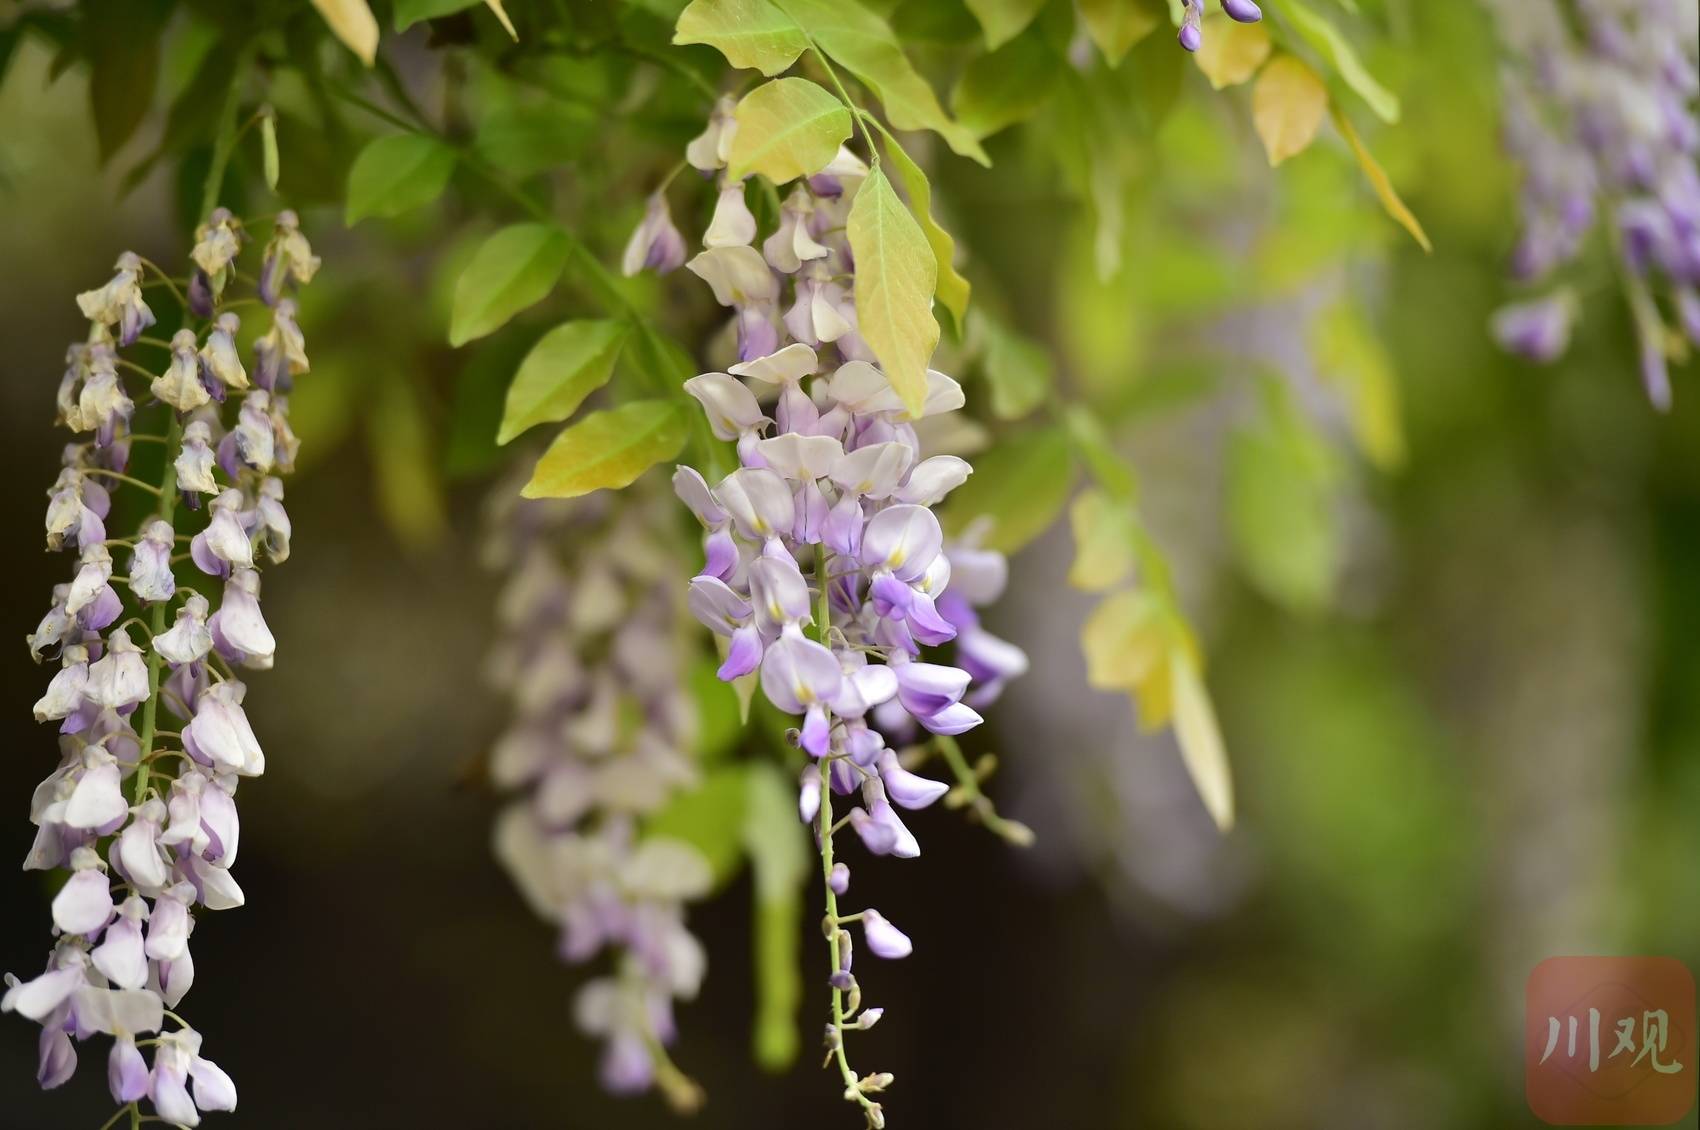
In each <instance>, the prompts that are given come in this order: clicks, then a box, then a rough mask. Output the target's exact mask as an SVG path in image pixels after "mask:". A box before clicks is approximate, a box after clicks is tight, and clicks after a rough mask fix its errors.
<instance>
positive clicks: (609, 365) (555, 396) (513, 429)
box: [496, 321, 628, 444]
mask: <svg viewBox="0 0 1700 1130" xmlns="http://www.w3.org/2000/svg"><path fill="white" fill-rule="evenodd" d="M627 332H628V327H627V326H626V324H625V323H624V322H612V321H582V322H567V323H565V324H563V325H559V326H556V327H555V328H554V329H552V330H550V331H549V332H548V333H547V334H544V335H543V338H542V340H540V341H539V342H538V343H537V344H536V345H535V346H533V347H532V349H531V352H530V353H528V354H526V356H525V360H524V361H522V362H520V366H519V371H518V372H517V373H515V374H514V380H513V384H511V385H509V386H508V397H507V403H506V406H505V407H504V408H503V411H502V424H501V427H500V429H499V430H498V431H497V433H496V442H497V443H498V444H503V443H507V442H508V441H509V440H512V439H513V438H514V437H515V436H517V435H519V434H520V433H521V432H523V431H525V430H526V429H527V428H531V427H535V426H536V425H538V424H550V423H554V422H556V421H558V420H565V419H567V418H568V417H570V416H571V415H572V414H573V413H574V412H576V411H578V407H579V405H580V404H583V403H584V398H585V397H587V396H589V395H590V394H591V393H593V392H595V391H596V390H597V389H599V388H601V387H602V386H603V385H605V384H607V383H608V378H610V377H612V376H613V375H614V362H615V361H616V360H617V359H618V358H619V356H620V347H621V346H622V345H623V344H624V343H625V340H626V334H627Z"/></svg>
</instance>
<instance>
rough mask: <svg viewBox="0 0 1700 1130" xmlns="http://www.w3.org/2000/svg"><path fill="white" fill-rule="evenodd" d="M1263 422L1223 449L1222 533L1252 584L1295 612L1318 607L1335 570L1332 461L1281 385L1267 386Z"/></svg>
mask: <svg viewBox="0 0 1700 1130" xmlns="http://www.w3.org/2000/svg"><path fill="white" fill-rule="evenodd" d="M1264 387H1265V401H1266V408H1265V413H1264V416H1263V418H1262V419H1261V420H1260V421H1258V423H1257V424H1256V425H1254V426H1252V427H1249V428H1245V429H1242V430H1240V431H1238V432H1236V433H1235V434H1234V436H1233V439H1232V441H1231V442H1230V444H1229V448H1228V478H1227V491H1228V507H1227V509H1228V528H1229V531H1230V533H1231V534H1232V537H1233V545H1234V551H1235V554H1236V556H1237V557H1238V559H1239V563H1240V567H1241V569H1243V570H1244V571H1245V574H1246V576H1247V577H1248V578H1249V579H1250V580H1251V582H1252V584H1253V585H1255V586H1256V587H1257V588H1258V589H1259V590H1261V591H1262V592H1263V593H1264V594H1265V595H1266V596H1268V597H1269V598H1270V599H1272V600H1274V601H1276V602H1277V603H1279V604H1281V605H1282V606H1284V607H1286V608H1288V609H1290V610H1291V611H1293V612H1297V613H1301V614H1310V613H1315V612H1317V611H1319V610H1321V609H1322V608H1324V607H1325V606H1326V605H1327V603H1328V600H1329V597H1330V595H1331V594H1332V592H1333V588H1334V578H1335V575H1336V573H1337V572H1338V570H1339V562H1340V538H1339V529H1338V524H1337V523H1336V521H1335V518H1334V513H1333V502H1334V500H1333V495H1332V491H1331V489H1330V488H1331V486H1332V484H1333V481H1334V474H1333V462H1332V458H1331V452H1330V451H1329V449H1328V447H1327V445H1326V444H1325V443H1323V441H1322V440H1321V438H1320V437H1318V436H1317V435H1316V433H1315V432H1314V431H1313V430H1312V429H1311V426H1310V424H1309V423H1308V422H1307V421H1306V420H1305V418H1304V417H1303V416H1302V415H1301V414H1300V413H1299V412H1298V411H1297V410H1295V409H1294V407H1293V405H1292V404H1291V402H1290V400H1289V398H1288V396H1287V394H1286V389H1285V386H1284V385H1281V384H1279V383H1278V382H1275V381H1270V382H1268V383H1267V384H1266V385H1265V386H1264Z"/></svg>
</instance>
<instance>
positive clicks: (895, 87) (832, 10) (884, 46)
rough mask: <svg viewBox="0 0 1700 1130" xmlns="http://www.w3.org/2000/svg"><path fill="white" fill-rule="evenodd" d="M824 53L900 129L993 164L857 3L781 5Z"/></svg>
mask: <svg viewBox="0 0 1700 1130" xmlns="http://www.w3.org/2000/svg"><path fill="white" fill-rule="evenodd" d="M777 3H778V5H779V7H780V8H781V9H783V10H784V11H785V13H786V14H787V15H789V16H790V17H791V18H792V19H793V20H794V21H796V23H797V26H798V27H800V28H802V29H803V31H804V32H806V33H807V34H808V36H809V38H810V39H812V40H813V41H814V42H815V43H816V44H818V45H819V46H820V48H821V50H823V51H825V52H826V53H827V54H828V55H830V56H832V58H833V59H835V60H836V61H837V62H839V63H841V64H842V65H843V66H844V67H846V68H847V69H848V70H849V71H850V73H851V74H853V75H855V76H856V77H857V78H858V79H860V80H861V81H862V82H864V83H866V84H867V85H868V86H869V87H870V88H871V89H872V90H873V92H874V93H875V94H876V95H878V96H879V100H880V102H881V103H882V104H884V106H885V115H886V117H887V118H889V119H890V120H891V124H892V125H894V126H896V127H897V128H898V129H926V130H932V131H933V132H934V133H936V134H938V135H939V136H940V137H942V138H944V140H945V144H947V145H949V146H950V147H951V149H953V150H955V151H956V152H957V153H959V154H961V155H962V156H964V157H970V158H972V159H973V160H975V161H978V162H979V163H980V164H982V165H989V164H991V160H990V159H989V158H988V157H987V156H986V151H985V150H984V149H981V148H980V143H979V141H978V140H977V139H976V138H975V137H974V135H973V134H972V133H970V132H969V131H968V130H966V129H964V128H963V127H962V126H961V125H960V124H959V123H957V122H955V121H953V120H951V117H950V115H949V114H946V113H945V112H944V107H943V106H941V105H939V100H938V96H937V95H935V94H934V93H933V88H932V87H930V86H928V85H927V80H926V79H924V78H922V77H921V75H920V72H918V71H917V70H916V69H915V67H914V65H913V64H911V63H910V62H909V59H908V57H907V56H906V55H904V54H903V48H902V46H901V45H900V44H899V43H898V41H897V36H896V35H895V34H894V33H893V32H892V30H891V25H890V24H888V23H886V22H885V20H883V19H881V18H880V17H879V16H877V15H875V14H874V13H873V12H870V11H868V9H866V8H864V7H863V6H862V5H861V4H859V3H857V2H856V0H777Z"/></svg>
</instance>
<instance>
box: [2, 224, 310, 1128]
mask: <svg viewBox="0 0 1700 1130" xmlns="http://www.w3.org/2000/svg"><path fill="white" fill-rule="evenodd" d="M242 238H243V237H242V228H241V224H240V222H239V221H237V220H236V219H235V218H234V217H232V216H231V215H230V214H229V213H228V212H225V211H224V210H222V209H221V210H219V211H218V212H217V213H215V214H214V215H213V217H212V218H211V219H210V220H209V221H208V223H207V224H205V225H203V226H202V227H201V228H200V229H199V231H198V232H197V233H196V245H195V250H194V252H193V255H192V260H193V262H194V274H193V276H192V279H191V287H190V296H189V299H188V307H189V308H188V309H187V310H185V311H184V319H185V322H186V323H189V324H187V325H185V328H183V329H181V330H178V331H177V332H176V333H175V334H174V335H173V336H172V337H171V339H170V340H169V341H168V342H167V341H160V340H159V339H157V338H148V337H145V336H143V331H144V330H145V329H146V328H147V327H149V326H151V325H153V324H154V315H153V312H152V311H151V310H150V309H148V307H147V305H146V303H145V301H144V299H143V290H142V287H143V283H142V276H143V273H144V272H145V271H147V270H152V269H154V268H152V267H151V265H148V264H145V263H144V262H143V261H142V260H141V259H139V258H137V257H136V256H134V255H130V254H126V255H124V256H123V257H121V258H120V259H119V261H118V275H117V276H116V277H115V278H114V279H113V280H112V281H111V282H109V283H107V284H106V285H105V286H104V287H102V288H100V289H99V290H95V291H90V292H87V293H85V294H82V295H80V296H79V297H78V299H77V301H78V305H79V306H80V307H81V308H82V310H83V312H84V314H85V315H87V316H88V318H89V319H90V321H91V327H90V333H89V337H88V340H87V341H85V342H83V343H80V344H77V345H74V346H72V347H71V350H70V353H69V355H68V361H67V369H66V372H65V376H64V378H63V380H62V382H61V384H60V388H59V394H58V406H59V420H60V422H61V423H63V424H64V425H66V426H67V427H69V428H70V429H71V430H72V431H73V432H76V433H79V434H80V437H86V438H79V439H78V440H77V441H76V442H73V443H71V444H70V445H68V446H67V447H66V448H65V449H64V468H63V469H62V470H61V472H60V474H59V478H58V480H57V481H56V482H55V483H54V485H53V488H52V489H51V490H50V491H49V492H48V505H47V519H46V534H47V546H48V548H49V549H51V550H57V551H61V552H63V551H72V552H74V553H75V554H76V559H77V560H76V565H75V567H74V571H73V574H72V577H71V580H70V582H69V583H68V584H63V585H59V586H57V587H56V588H55V589H54V592H53V606H52V608H51V609H50V610H49V611H48V613H47V615H46V616H45V617H44V618H43V619H42V621H41V623H40V625H39V626H38V627H37V628H36V630H35V631H34V632H33V633H32V634H31V635H30V637H29V641H28V642H29V646H30V653H31V655H33V656H34V657H35V658H36V660H37V661H38V662H39V661H41V660H42V659H44V658H49V657H54V658H57V660H58V663H59V669H58V670H57V671H56V672H55V673H54V675H53V676H52V678H51V680H50V681H49V683H48V686H47V690H46V692H45V693H44V694H43V695H42V697H41V699H40V700H39V701H38V702H37V703H36V705H35V716H36V719H37V721H40V722H55V723H58V732H59V752H60V759H59V765H58V768H57V769H55V770H54V771H53V772H52V773H51V774H50V775H49V776H48V777H47V779H46V780H44V781H43V782H42V783H41V784H40V785H39V786H38V787H37V788H36V790H35V794H34V796H33V797H32V798H31V802H30V820H31V822H32V823H33V824H34V825H35V826H36V836H35V842H34V843H33V844H32V845H31V847H30V851H29V854H28V855H27V856H26V857H25V859H24V867H25V868H26V869H27V870H37V871H52V870H56V869H65V870H68V871H69V876H68V878H67V879H66V880H65V882H64V885H63V886H61V887H60V889H59V891H58V893H57V894H56V895H55V896H54V898H53V901H52V907H51V913H52V920H53V926H54V930H55V933H56V935H57V937H56V942H55V945H54V949H53V952H52V953H51V955H50V956H49V958H48V963H47V967H46V969H45V970H44V971H43V972H42V973H41V974H39V975H38V976H36V977H34V978H32V979H29V980H21V979H20V978H18V977H15V976H12V975H10V974H8V975H7V978H6V984H7V989H6V992H5V994H4V996H0V1011H5V1012H17V1013H19V1014H21V1015H23V1016H24V1017H26V1018H28V1019H30V1020H33V1021H35V1022H37V1023H38V1024H40V1025H41V1038H40V1039H41V1055H40V1066H39V1070H38V1073H37V1079H38V1081H39V1082H40V1083H41V1085H42V1086H43V1087H57V1086H59V1085H60V1084H62V1083H64V1082H66V1081H67V1080H68V1079H70V1078H71V1076H72V1075H73V1073H74V1072H75V1071H76V1067H77V1048H78V1045H79V1044H81V1043H83V1042H85V1041H87V1040H88V1039H89V1038H90V1037H91V1036H93V1035H94V1034H95V1033H97V1032H98V1033H104V1034H106V1035H109V1036H111V1037H112V1038H113V1042H112V1047H111V1049H110V1052H109V1055H108V1059H107V1084H108V1087H109V1089H110V1091H111V1093H112V1097H113V1099H114V1101H116V1102H118V1103H120V1104H124V1105H125V1106H126V1107H128V1108H130V1109H131V1111H132V1119H135V1118H140V1117H142V1116H141V1114H140V1108H139V1105H138V1104H139V1103H141V1102H142V1101H143V1100H147V1101H149V1102H151V1103H152V1104H153V1108H154V1112H155V1114H156V1115H157V1117H158V1120H161V1121H164V1122H168V1123H171V1124H173V1125H178V1126H195V1125H197V1124H198V1123H199V1121H200V1116H201V1113H202V1112H205V1111H225V1110H234V1109H235V1108H236V1087H235V1084H234V1083H232V1082H231V1079H230V1077H229V1076H228V1075H226V1074H225V1073H224V1072H223V1071H222V1070H221V1069H220V1068H219V1067H218V1066H217V1064H215V1063H214V1062H213V1061H211V1060H209V1059H206V1058H204V1057H202V1056H201V1054H200V1049H201V1037H200V1035H199V1034H198V1033H197V1032H196V1031H194V1030H193V1029H192V1028H190V1027H189V1026H188V1025H187V1024H186V1023H184V1021H183V1020H182V1019H181V1018H180V1017H179V1016H178V1015H177V1013H176V1012H175V1011H172V1010H176V1009H178V1008H179V1007H180V1002H181V1001H182V1000H183V997H184V994H186V993H187V992H188V991H189V988H190V986H191V985H192V984H193V982H194V977H195V966H194V961H193V958H192V957H191V955H190V949H189V937H190V934H191V932H192V931H193V929H194V925H195V914H196V912H197V911H198V910H225V909H230V908H233V907H238V906H241V905H242V904H243V901H244V896H243V893H242V889H241V888H240V887H239V886H238V885H237V883H236V880H235V878H234V877H233V876H232V875H231V873H230V867H231V865H232V864H233V863H235V861H236V849H237V843H238V839H239V835H240V821H239V820H238V817H237V811H236V801H235V794H236V789H237V785H238V783H239V782H240V781H241V780H242V779H243V778H245V777H256V776H259V775H260V774H261V773H262V772H263V771H264V769H265V756H264V754H263V752H262V751H261V748H260V744H259V741H258V739H257V738H256V737H255V734H254V731H253V729H252V727H251V726H250V725H249V723H248V719H247V716H246V714H245V713H244V712H243V709H242V701H243V696H244V693H245V688H244V686H243V684H242V682H240V681H239V680H238V679H237V677H236V669H237V668H239V667H254V668H264V667H269V666H270V665H271V661H272V657H273V653H274V651H275V641H274V640H273V639H272V636H271V632H270V630H269V629H268V628H267V627H266V624H265V620H264V618H263V616H262V615H261V612H260V607H259V573H258V571H257V570H258V567H259V565H260V564H261V562H262V561H265V560H269V561H272V562H276V561H281V560H283V558H284V557H286V556H287V555H288V534H289V519H288V516H287V514H286V513H285V512H284V510H283V488H282V484H281V481H280V480H279V479H277V478H276V477H275V475H274V474H273V472H279V471H283V470H287V469H288V465H289V456H290V455H292V453H293V447H294V436H293V433H291V432H290V431H289V427H288V403H287V398H286V397H285V396H284V395H282V393H281V392H275V391H274V392H273V393H272V394H270V395H269V396H268V395H267V393H265V392H263V391H261V390H257V389H255V390H250V389H249V387H248V382H247V379H246V376H245V373H244V370H243V368H242V363H241V361H240V359H239V358H238V356H237V354H236V346H235V341H236V335H237V332H238V330H239V328H240V326H239V322H238V318H237V315H236V314H235V313H234V312H231V311H228V310H225V311H222V312H221V309H220V306H219V303H220V301H221V297H222V295H223V293H224V291H225V289H226V286H227V284H228V282H229V281H230V279H231V278H233V277H234V271H233V269H232V263H233V261H234V259H235V256H236V255H237V254H238V253H239V251H240V250H241V243H242ZM277 238H278V239H279V240H282V241H284V242H285V243H287V245H288V247H289V248H290V250H289V252H288V256H289V257H290V261H291V262H299V261H301V260H303V259H305V260H307V261H311V262H312V263H313V264H315V265H316V264H317V260H316V259H312V256H311V252H310V251H309V250H307V244H306V240H305V239H304V238H302V236H301V234H300V232H299V230H297V229H296V228H295V227H294V225H293V218H292V217H291V223H290V224H289V225H288V228H287V230H285V231H283V232H281V233H280V234H279V236H278V237H277ZM310 274H311V271H310V270H307V271H302V270H299V269H292V270H291V271H287V272H283V273H282V274H280V275H279V279H278V284H279V285H282V284H283V283H284V282H286V281H287V282H291V283H300V282H304V281H305V280H306V277H307V276H308V275H310ZM274 297H275V296H274ZM288 301H289V300H287V299H282V300H280V301H278V303H277V309H276V311H274V322H273V328H272V333H274V334H275V333H277V332H278V329H277V321H278V319H279V318H281V319H283V320H285V321H288V311H287V310H286V309H284V307H286V306H287V305H288ZM194 319H202V320H203V321H202V322H201V323H200V324H199V330H197V328H196V323H195V322H194ZM207 319H210V320H211V321H210V324H207V323H206V321H205V320H207ZM288 325H289V328H290V329H291V330H292V331H293V333H294V337H293V338H292V341H293V343H294V345H295V346H297V347H299V346H300V345H301V342H300V334H299V330H297V329H294V323H293V322H292V321H288ZM202 332H204V334H205V342H204V344H203V342H202ZM268 336H269V335H268ZM264 340H265V339H262V342H263V341H264ZM130 347H136V348H137V349H138V351H139V350H141V349H151V350H153V352H152V353H151V354H147V353H139V356H140V358H141V360H139V361H134V362H130V361H127V363H126V365H125V367H124V368H123V370H122V371H121V370H120V368H119V366H118V363H117V362H118V350H119V349H124V348H130ZM144 362H148V363H144ZM292 362H298V364H296V366H295V367H296V371H305V369H306V355H305V353H304V352H302V351H301V350H300V349H299V348H297V349H296V350H295V353H294V354H293V355H292ZM150 363H151V364H150ZM131 372H137V373H157V375H156V376H154V377H153V378H152V380H151V382H149V383H147V385H146V387H145V388H137V389H135V390H134V396H135V399H132V390H129V389H126V388H125V386H124V383H123V379H122V377H123V375H125V374H128V373H131ZM227 397H232V398H239V399H238V401H237V403H232V404H228V405H227V404H226V400H227ZM262 398H264V399H262ZM144 413H145V414H147V415H148V416H151V417H154V418H156V419H157V421H158V423H159V425H160V427H161V428H162V429H163V431H164V434H163V435H160V434H149V435H145V436H144V435H140V434H132V432H131V426H132V423H133V421H134V420H135V419H136V418H137V417H138V415H141V414H144ZM244 429H245V430H246V432H245V438H239V439H238V440H237V441H235V442H232V441H231V437H233V436H238V434H239V433H243V432H244ZM262 433H263V434H262ZM143 440H146V441H148V442H149V443H150V445H151V446H154V447H157V448H158V449H159V455H160V460H159V467H160V468H161V478H160V485H159V486H158V487H157V488H149V489H153V491H154V493H153V495H152V496H151V501H152V503H153V506H154V510H153V512H152V513H151V514H149V515H148V516H147V517H146V518H145V519H143V521H142V523H141V525H140V528H139V529H138V530H137V532H136V534H135V536H134V537H132V538H122V537H111V536H109V535H110V531H109V530H108V528H107V523H108V519H109V518H110V517H111V513H112V494H113V492H114V491H117V490H132V491H134V490H141V489H143V488H144V486H145V484H143V485H141V486H138V485H137V483H138V480H137V478H136V468H133V467H131V466H130V456H131V452H132V447H133V445H134V443H135V442H136V441H143ZM227 452H228V457H226V456H227ZM280 452H283V453H284V454H283V455H282V456H280V454H279V453H280ZM202 497H208V498H210V499H211V504H210V505H208V506H207V507H205V508H204V510H203V511H202V514H203V516H204V521H197V522H196V526H197V527H198V528H197V529H196V532H194V533H191V532H190V531H189V530H187V529H185V528H184V523H183V521H182V518H183V517H184V515H183V513H182V511H180V509H179V505H180V503H187V504H188V505H189V506H190V507H195V506H196V505H197V504H198V502H199V500H200V499H201V498H202ZM115 551H116V552H120V553H122V554H124V555H125V557H127V561H128V573H127V574H126V575H119V574H116V573H115V571H114V568H113V561H114V554H115ZM196 574H200V575H201V576H200V578H199V579H197V578H196ZM221 581H222V587H223V591H224V595H223V597H222V599H221V600H220V601H219V602H218V604H217V605H216V607H215V605H214V604H213V602H212V601H210V600H209V599H208V597H207V596H206V595H203V593H202V592H201V591H200V589H202V588H204V589H207V590H208V591H210V592H217V591H218V589H219V587H220V583H221ZM121 590H122V592H123V593H124V594H127V595H121ZM127 612H128V613H129V615H128V616H127V617H126V613H127ZM162 712H163V713H162ZM173 719H176V720H178V727H179V728H178V729H175V730H173V729H168V728H167V726H168V725H170V724H171V722H172V721H173ZM168 1021H169V1022H170V1023H171V1024H173V1025H175V1027H173V1028H171V1029H169V1030H168V1029H167V1028H166V1024H167V1022H168ZM149 1052H151V1055H152V1062H151V1064H150V1063H149V1060H148V1053H149Z"/></svg>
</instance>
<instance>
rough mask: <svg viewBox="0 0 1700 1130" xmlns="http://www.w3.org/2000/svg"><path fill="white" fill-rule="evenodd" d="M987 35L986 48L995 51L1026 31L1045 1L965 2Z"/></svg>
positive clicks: (983, 0)
mask: <svg viewBox="0 0 1700 1130" xmlns="http://www.w3.org/2000/svg"><path fill="white" fill-rule="evenodd" d="M965 2H966V3H967V5H968V9H969V10H970V11H971V12H973V13H974V18H975V19H977V20H979V21H980V26H981V28H983V29H984V30H985V33H986V46H987V47H988V48H990V49H991V50H993V51H996V50H997V49H998V48H999V47H1002V46H1003V45H1004V44H1006V43H1008V42H1009V41H1010V40H1012V39H1014V38H1015V37H1016V36H1018V35H1020V34H1021V33H1022V32H1023V31H1025V30H1026V28H1027V25H1028V24H1030V23H1032V22H1033V17H1034V16H1037V15H1038V14H1039V10H1040V9H1041V8H1043V7H1044V6H1045V0H965Z"/></svg>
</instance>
